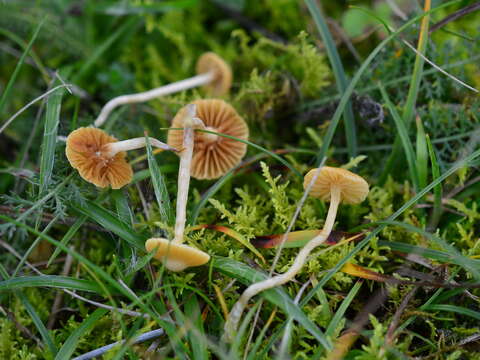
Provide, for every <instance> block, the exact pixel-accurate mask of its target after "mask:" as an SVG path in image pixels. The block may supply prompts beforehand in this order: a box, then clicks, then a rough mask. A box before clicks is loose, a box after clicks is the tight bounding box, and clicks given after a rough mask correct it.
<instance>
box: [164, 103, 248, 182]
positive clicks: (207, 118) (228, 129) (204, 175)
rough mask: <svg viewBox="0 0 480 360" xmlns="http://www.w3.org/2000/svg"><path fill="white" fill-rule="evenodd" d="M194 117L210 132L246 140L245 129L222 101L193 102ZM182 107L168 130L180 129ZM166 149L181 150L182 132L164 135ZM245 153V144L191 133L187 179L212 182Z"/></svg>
mask: <svg viewBox="0 0 480 360" xmlns="http://www.w3.org/2000/svg"><path fill="white" fill-rule="evenodd" d="M192 104H195V105H196V106H197V113H196V116H197V117H198V118H200V119H201V120H202V121H203V123H204V124H205V126H206V128H207V130H212V131H215V132H219V133H222V134H226V135H231V136H234V137H237V138H239V139H243V140H247V139H248V125H247V123H246V122H245V120H243V118H242V117H240V115H238V114H237V112H236V111H235V109H234V108H233V107H232V106H231V105H229V104H227V103H226V102H225V101H223V100H218V99H204V100H196V101H193V102H192ZM185 110H186V107H183V108H182V109H180V111H179V112H178V113H177V115H176V116H175V117H174V119H173V121H172V128H182V127H183V121H184V113H185ZM167 143H168V145H170V146H172V147H174V148H177V149H181V148H182V146H183V131H182V130H171V131H169V132H168V139H167ZM246 152H247V144H245V143H242V142H240V141H237V140H233V139H229V138H226V137H223V136H217V135H212V134H208V133H202V132H199V131H197V132H195V145H194V149H193V158H192V168H191V175H192V176H193V177H194V178H196V179H216V178H219V177H220V176H222V175H224V174H226V173H227V172H228V170H230V169H231V168H233V167H234V166H235V165H237V164H238V163H239V162H240V161H241V160H242V158H243V156H244V155H245V153H246Z"/></svg>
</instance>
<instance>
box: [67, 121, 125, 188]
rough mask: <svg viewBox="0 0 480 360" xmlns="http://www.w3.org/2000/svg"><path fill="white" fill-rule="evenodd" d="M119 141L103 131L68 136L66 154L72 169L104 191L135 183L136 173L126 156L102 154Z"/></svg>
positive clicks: (82, 130)
mask: <svg viewBox="0 0 480 360" xmlns="http://www.w3.org/2000/svg"><path fill="white" fill-rule="evenodd" d="M116 141H117V139H115V138H114V137H113V136H110V135H108V134H107V133H106V132H104V131H102V130H100V129H97V128H93V127H87V128H85V127H82V128H78V129H76V130H74V131H72V132H71V133H70V135H68V137H67V144H66V145H67V146H66V149H65V154H66V156H67V159H68V161H69V162H70V165H72V167H73V168H74V169H77V170H78V173H79V174H80V176H81V177H82V178H83V179H85V180H86V181H88V182H90V183H92V184H94V185H96V186H98V187H101V188H105V187H108V186H109V185H111V187H112V189H119V188H121V187H122V186H124V185H126V184H128V183H129V182H130V181H131V180H132V176H133V171H132V168H131V166H130V165H129V164H128V163H127V161H126V159H125V155H126V153H125V152H119V153H117V154H116V155H115V156H113V157H106V156H104V155H103V154H102V147H103V146H104V145H106V144H109V143H112V142H116Z"/></svg>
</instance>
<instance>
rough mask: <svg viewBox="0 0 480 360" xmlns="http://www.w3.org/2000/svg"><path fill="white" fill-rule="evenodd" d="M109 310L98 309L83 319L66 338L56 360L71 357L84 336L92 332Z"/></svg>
mask: <svg viewBox="0 0 480 360" xmlns="http://www.w3.org/2000/svg"><path fill="white" fill-rule="evenodd" d="M107 312H108V310H106V309H97V310H95V311H94V312H93V313H92V314H91V315H90V316H89V317H88V318H86V319H85V320H83V322H82V323H81V324H80V326H79V327H77V328H76V329H75V330H74V331H73V332H72V333H71V334H70V336H69V337H68V338H67V340H65V342H64V343H63V345H62V347H61V348H60V351H59V352H58V353H57V356H56V357H55V360H63V359H70V358H71V357H72V355H73V353H74V352H75V349H76V348H77V345H78V344H79V341H80V339H81V338H82V336H84V335H85V334H87V333H88V332H90V330H92V329H93V327H94V326H95V324H96V323H97V321H99V320H100V319H101V318H102V316H104V315H105V314H106V313H107Z"/></svg>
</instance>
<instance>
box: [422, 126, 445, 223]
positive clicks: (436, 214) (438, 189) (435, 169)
mask: <svg viewBox="0 0 480 360" xmlns="http://www.w3.org/2000/svg"><path fill="white" fill-rule="evenodd" d="M426 142H427V147H428V154H429V156H430V163H431V164H432V179H433V180H436V179H438V178H439V176H440V166H439V165H438V161H437V156H436V155H435V149H434V148H433V145H432V142H431V141H430V136H428V135H426ZM442 193H443V190H442V184H441V183H439V184H438V185H437V186H435V187H434V188H433V211H432V217H431V219H430V223H429V226H428V227H429V229H430V230H432V229H434V228H436V227H437V225H438V222H439V221H440V216H442V196H443V195H442Z"/></svg>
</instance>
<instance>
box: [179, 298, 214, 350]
mask: <svg viewBox="0 0 480 360" xmlns="http://www.w3.org/2000/svg"><path fill="white" fill-rule="evenodd" d="M185 297H188V298H187V300H186V303H185V314H186V315H187V318H186V319H188V322H191V324H188V322H187V324H186V325H187V328H190V329H191V330H190V331H189V332H188V334H187V338H188V341H189V343H190V347H191V349H192V359H199V360H201V359H205V360H208V359H209V357H208V349H207V345H206V341H205V339H206V335H205V329H204V327H203V321H202V313H201V310H200V306H199V304H198V300H197V297H196V296H195V294H188V295H187V294H186V295H185ZM186 319H184V321H185V320H186Z"/></svg>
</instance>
